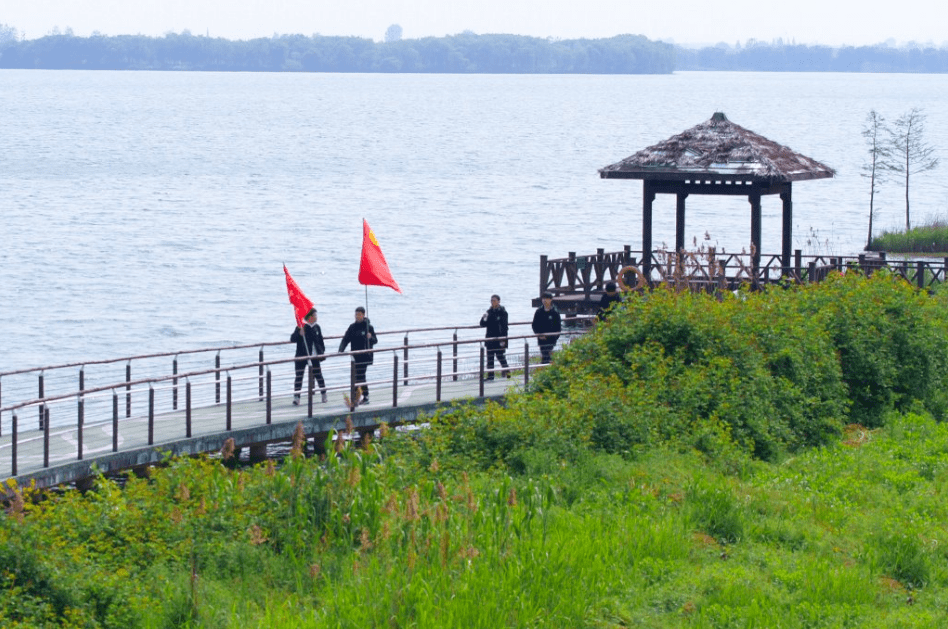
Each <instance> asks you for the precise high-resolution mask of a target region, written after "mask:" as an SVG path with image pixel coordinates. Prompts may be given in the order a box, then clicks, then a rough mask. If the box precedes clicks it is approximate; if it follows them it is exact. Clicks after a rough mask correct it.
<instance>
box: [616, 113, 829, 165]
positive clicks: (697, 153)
mask: <svg viewBox="0 0 948 629" xmlns="http://www.w3.org/2000/svg"><path fill="white" fill-rule="evenodd" d="M835 174H836V173H835V171H834V170H833V169H832V168H830V167H829V166H826V165H825V164H821V163H820V162H818V161H816V160H813V159H810V158H809V157H806V156H805V155H800V154H799V153H795V152H793V151H792V150H790V149H789V148H787V147H785V146H781V145H780V144H777V143H776V142H772V141H771V140H768V139H767V138H765V137H763V136H761V135H757V134H756V133H754V132H753V131H748V130H747V129H745V128H744V127H741V126H740V125H736V124H734V123H733V122H731V121H730V120H728V119H727V117H726V116H725V115H724V114H723V113H720V112H718V113H716V114H714V116H712V117H711V119H710V120H708V121H707V122H702V123H701V124H699V125H697V126H695V127H692V128H690V129H688V130H687V131H684V132H682V133H679V134H678V135H674V136H672V137H670V138H668V139H667V140H665V141H664V142H659V143H658V144H655V145H653V146H650V147H648V148H646V149H642V150H641V151H639V152H638V153H636V154H634V155H631V156H629V157H626V158H625V159H624V160H622V161H621V162H616V163H615V164H612V165H610V166H606V167H605V168H601V169H599V176H600V177H602V178H603V179H664V180H685V179H691V178H694V177H702V176H713V177H718V178H721V177H725V178H728V179H751V180H754V181H767V182H783V181H801V180H805V179H824V178H826V177H832V176H833V175H835Z"/></svg>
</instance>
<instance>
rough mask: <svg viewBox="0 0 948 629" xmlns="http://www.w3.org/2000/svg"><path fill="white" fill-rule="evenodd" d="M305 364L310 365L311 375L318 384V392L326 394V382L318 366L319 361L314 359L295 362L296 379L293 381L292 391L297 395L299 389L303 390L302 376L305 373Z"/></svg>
mask: <svg viewBox="0 0 948 629" xmlns="http://www.w3.org/2000/svg"><path fill="white" fill-rule="evenodd" d="M306 363H309V364H310V368H309V369H310V371H312V372H313V375H314V376H315V377H316V382H318V383H319V392H320V393H325V392H326V381H325V380H324V379H323V369H322V367H320V366H319V361H318V360H316V359H315V358H312V359H310V360H298V361H296V379H295V380H294V381H293V390H294V391H295V392H296V393H297V395H298V394H299V392H300V389H301V388H303V374H304V373H305V372H306Z"/></svg>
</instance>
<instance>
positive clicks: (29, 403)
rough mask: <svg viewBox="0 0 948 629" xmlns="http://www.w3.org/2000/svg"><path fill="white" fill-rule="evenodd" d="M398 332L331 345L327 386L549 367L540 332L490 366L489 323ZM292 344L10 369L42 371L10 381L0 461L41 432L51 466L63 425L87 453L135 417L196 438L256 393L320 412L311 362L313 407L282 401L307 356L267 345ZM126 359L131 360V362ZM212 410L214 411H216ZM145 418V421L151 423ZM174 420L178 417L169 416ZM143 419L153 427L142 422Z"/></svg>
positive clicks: (349, 398)
mask: <svg viewBox="0 0 948 629" xmlns="http://www.w3.org/2000/svg"><path fill="white" fill-rule="evenodd" d="M526 325H529V324H528V323H527V322H519V323H512V324H510V327H512V328H516V327H521V326H526ZM473 330H477V331H478V332H479V334H480V336H478V337H476V338H459V331H461V332H462V335H463V333H464V332H465V331H473ZM420 333H426V334H431V333H434V334H435V335H436V336H440V338H437V339H435V340H429V341H427V342H419V343H410V342H409V334H416V335H418V334H420ZM446 333H450V337H449V338H444V336H445V334H446ZM582 333H583V329H582V328H575V329H564V330H563V332H562V333H561V343H563V344H565V343H568V342H569V341H570V340H571V338H572V337H574V336H575V335H578V334H582ZM394 334H400V335H403V342H402V344H401V345H394V346H390V347H383V348H378V347H377V348H375V349H372V350H363V351H361V352H342V353H327V354H325V355H323V356H321V358H323V359H324V361H323V362H320V363H319V364H320V366H321V371H322V375H323V377H324V379H325V382H326V390H327V393H329V394H332V395H334V397H335V398H336V399H340V398H343V397H344V396H345V397H346V403H347V405H348V408H349V410H350V411H351V410H355V408H356V406H357V405H358V401H357V396H356V391H357V389H358V388H359V387H360V386H368V387H370V388H377V387H384V388H385V389H388V388H389V387H390V388H391V394H392V395H391V400H390V403H388V402H386V406H390V407H397V406H398V405H399V390H400V387H402V388H404V387H408V386H414V385H425V384H427V385H433V386H434V389H435V395H434V397H435V400H436V401H438V402H440V401H442V387H443V385H444V384H445V383H450V382H459V381H465V380H467V381H471V383H472V384H473V381H474V380H475V379H476V381H477V382H478V383H479V385H478V386H477V390H476V391H474V392H473V395H474V396H477V397H484V395H485V385H484V382H485V380H486V379H487V377H488V376H490V375H493V374H495V373H500V372H502V371H506V370H508V369H509V370H510V371H511V372H513V373H516V374H517V375H518V377H522V379H523V383H524V385H525V386H526V385H527V384H528V383H529V380H530V377H531V374H532V373H533V372H535V370H536V369H538V368H541V367H542V365H540V364H536V363H535V362H533V361H532V360H531V359H532V358H533V357H534V356H538V353H536V354H534V355H531V351H530V343H531V339H532V342H534V343H535V342H536V335H534V334H532V333H531V334H519V335H518V334H511V335H510V336H509V337H507V340H508V345H509V346H510V345H513V344H519V343H520V342H523V351H522V353H520V351H519V349H517V350H516V351H514V348H513V347H508V350H507V360H508V366H507V367H506V368H502V367H501V366H500V365H499V364H498V365H497V366H496V367H495V368H494V369H493V370H488V369H487V368H486V360H485V359H486V350H485V346H484V343H485V341H486V340H487V339H485V338H484V337H483V328H481V327H479V326H464V327H460V326H459V327H449V328H424V329H414V330H398V331H392V332H388V333H381V332H380V333H379V336H391V335H394ZM471 336H473V332H472V333H471ZM333 338H335V339H338V338H339V337H327V341H329V340H331V339H333ZM490 340H497V339H490ZM286 345H291V344H289V343H263V344H254V345H244V346H236V347H235V346H230V347H220V348H210V349H205V350H193V351H189V352H177V353H173V354H172V353H164V354H155V355H148V356H135V357H124V358H120V359H115V360H108V361H97V362H96V363H92V362H90V363H83V364H80V365H76V364H68V365H57V366H52V367H45V368H39V369H32V370H21V371H18V372H8V373H4V374H0V379H7V380H9V379H10V378H12V377H14V376H23V375H24V374H26V375H27V376H32V377H33V378H37V379H38V383H37V389H36V391H37V395H35V396H31V395H28V396H26V397H24V398H22V399H20V400H16V401H13V400H10V394H9V392H8V390H6V389H5V390H4V394H5V395H6V401H5V402H4V405H3V406H2V407H0V418H2V419H3V423H4V426H5V428H4V433H3V435H0V452H3V451H8V455H6V456H0V461H2V460H3V459H6V462H9V467H8V468H7V469H8V470H9V472H10V475H11V476H14V477H15V476H17V474H18V471H19V470H20V465H19V460H18V456H19V450H20V449H21V448H22V445H23V444H24V443H25V441H24V440H25V439H30V440H36V439H37V438H38V437H39V436H41V438H42V441H43V447H42V467H43V468H49V467H50V449H51V448H50V437H51V431H54V430H55V431H57V432H58V433H62V434H64V433H65V432H67V431H68V434H69V439H74V440H75V451H74V455H73V456H72V457H71V460H83V459H84V458H88V457H90V456H95V455H96V454H97V453H99V452H102V453H106V452H111V453H115V452H119V451H120V450H121V445H122V441H123V431H127V430H132V428H127V429H126V428H123V426H125V425H126V424H128V425H129V426H131V425H132V424H135V426H136V428H134V430H146V431H147V438H146V443H147V444H148V445H153V444H155V443H156V442H166V441H169V440H175V439H182V438H191V437H192V435H193V434H194V430H193V428H194V418H195V414H196V412H198V411H202V413H203V411H204V410H206V409H218V410H217V414H215V415H213V422H218V421H219V422H220V423H219V426H218V427H217V428H216V432H227V431H231V430H232V429H233V419H234V417H233V413H234V409H235V408H236V407H237V406H238V405H240V404H242V403H247V402H254V403H257V404H260V403H262V409H260V410H259V411H258V413H259V423H261V424H270V423H272V422H274V421H281V420H289V419H291V418H292V417H299V415H300V414H301V413H302V410H303V409H304V408H305V412H306V415H307V416H308V417H312V416H313V414H314V410H315V406H316V404H318V403H317V402H316V394H317V393H318V392H319V390H318V389H317V385H316V382H315V378H314V374H313V372H312V370H311V369H307V371H308V375H309V378H308V382H307V383H306V384H304V386H303V389H302V390H301V391H300V393H301V394H302V395H303V396H305V406H302V405H301V407H300V408H294V407H281V408H279V409H277V408H275V407H274V404H273V401H274V400H275V399H281V398H289V397H290V396H293V395H294V393H295V391H294V386H293V380H294V378H295V364H296V362H297V361H298V360H300V359H299V358H297V357H295V356H286V354H289V351H287V352H286V353H285V357H281V358H277V359H270V360H267V359H265V356H264V347H269V346H279V347H281V348H284V346H286ZM248 349H252V350H257V356H255V357H253V358H255V359H252V360H246V361H228V363H227V364H222V360H221V355H222V353H225V354H226V353H229V352H232V351H233V352H234V354H233V355H232V356H231V358H233V357H236V356H242V355H245V353H246V350H248ZM284 349H286V348H284ZM241 350H242V351H241ZM185 354H189V355H197V354H203V355H204V358H205V360H206V359H207V358H209V356H207V354H210V355H211V356H212V357H213V366H208V365H206V364H205V365H203V366H201V365H199V366H197V367H194V368H190V369H186V370H182V369H180V364H179V362H178V361H179V358H180V357H181V356H183V355H185ZM359 354H372V355H373V357H374V365H373V366H372V367H370V369H369V372H368V373H367V375H366V380H365V382H358V381H356V370H355V361H354V357H355V356H357V355H359ZM168 356H173V357H174V361H173V363H172V367H171V369H170V372H169V371H168V370H167V369H166V370H165V373H153V374H148V375H143V376H142V377H138V378H135V379H133V378H132V365H133V364H135V365H136V366H141V365H143V364H147V366H148V367H149V368H154V367H155V366H154V365H152V364H151V363H150V362H148V361H153V360H154V359H156V358H162V357H168ZM304 360H305V359H304ZM389 360H390V361H389ZM386 363H388V364H387V365H386ZM93 364H95V365H111V366H112V367H116V366H117V367H119V369H118V370H117V371H116V370H115V369H113V370H112V374H113V375H114V376H115V377H114V378H113V379H112V380H108V379H107V378H106V377H105V376H104V375H103V374H97V377H96V378H95V379H90V378H88V377H87V376H86V373H85V369H86V368H87V367H89V366H90V365H93ZM165 364H167V363H165ZM76 366H79V367H80V369H79V373H78V378H74V377H73V378H65V377H60V378H59V379H58V380H57V382H56V384H57V385H58V386H57V389H59V390H57V391H52V390H50V388H49V383H48V381H46V380H45V378H47V374H49V373H51V372H52V373H57V374H58V373H59V372H60V371H62V370H67V369H70V368H74V367H76ZM122 367H124V369H121V368H122ZM386 367H388V368H386ZM142 370H143V371H144V369H142ZM73 373H75V372H73ZM2 381H3V380H0V382H2ZM69 382H72V383H73V387H71V388H68V390H63V386H62V385H64V384H68V383H69ZM464 395H465V396H471V395H472V391H471V389H470V388H468V389H465V393H464ZM379 401H380V400H379V399H378V396H375V404H374V405H373V408H377V407H378V403H379ZM301 402H302V400H301ZM343 412H344V411H343ZM203 414H204V415H207V413H203ZM134 420H139V421H137V422H135V421H134ZM141 420H144V424H143V422H142V421H141ZM205 421H206V418H205ZM169 422H170V423H172V424H173V425H169ZM159 423H160V424H161V426H160V434H157V433H156V430H158V428H159V426H158V424H159ZM142 424H143V426H144V427H141V425H142ZM90 430H94V431H100V432H104V433H107V434H109V435H110V436H111V440H110V443H108V444H106V445H104V446H101V447H99V448H98V449H97V450H95V451H91V450H90V448H89V447H87V445H86V443H85V442H86V441H87V440H86V437H87V436H88V435H89V434H90V433H89V431H90ZM205 430H206V427H205ZM100 432H97V433H96V436H97V437H101V434H100ZM142 436H144V435H142ZM100 441H101V439H100ZM5 467H7V465H6V464H2V467H0V470H2V469H3V468H5ZM2 477H4V474H3V473H2V472H0V478H2Z"/></svg>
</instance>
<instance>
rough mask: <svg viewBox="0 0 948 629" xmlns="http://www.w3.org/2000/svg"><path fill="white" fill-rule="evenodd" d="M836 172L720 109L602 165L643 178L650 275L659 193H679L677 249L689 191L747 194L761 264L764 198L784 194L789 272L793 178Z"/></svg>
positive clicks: (611, 173) (615, 173) (606, 174)
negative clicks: (664, 138) (619, 159)
mask: <svg viewBox="0 0 948 629" xmlns="http://www.w3.org/2000/svg"><path fill="white" fill-rule="evenodd" d="M834 175H835V171H833V169H832V168H830V167H828V166H826V165H824V164H821V163H820V162H818V161H816V160H814V159H810V158H809V157H806V156H805V155H800V154H799V153H795V152H793V151H792V150H790V149H789V148H787V147H785V146H781V145H780V144H777V143H776V142H773V141H771V140H768V139H767V138H765V137H763V136H761V135H758V134H756V133H754V132H753V131H748V130H747V129H745V128H744V127H741V126H740V125H736V124H734V123H733V122H731V121H730V120H728V119H727V116H725V115H724V114H723V113H720V112H718V113H715V114H714V115H713V116H712V117H711V119H710V120H708V121H706V122H703V123H701V124H699V125H697V126H695V127H692V128H691V129H688V130H687V131H684V132H682V133H679V134H678V135H674V136H672V137H670V138H668V139H667V140H665V141H664V142H659V143H658V144H655V145H653V146H650V147H648V148H645V149H642V150H641V151H639V152H638V153H635V154H634V155H631V156H629V157H627V158H625V159H624V160H622V161H620V162H616V163H615V164H611V165H609V166H606V167H605V168H601V169H600V170H599V176H600V177H602V178H603V179H641V180H642V185H643V194H642V252H643V260H642V265H643V269H642V270H643V271H644V272H645V275H646V277H648V275H649V272H650V270H651V254H652V202H653V201H654V200H655V195H656V194H674V195H676V196H677V197H678V205H677V216H676V224H675V226H676V229H675V251H681V250H682V249H683V248H684V246H685V199H686V198H687V197H688V195H689V194H716V195H741V196H747V197H748V200H749V201H750V204H751V243H752V244H753V245H754V267H755V269H756V268H757V267H758V266H759V263H760V243H761V238H760V198H761V196H762V195H767V194H779V195H780V198H781V200H782V201H783V251H782V266H783V269H784V273H785V274H786V273H787V271H788V270H789V267H790V243H791V236H792V216H793V211H792V207H793V205H792V194H791V192H792V185H793V182H794V181H803V180H807V179H824V178H827V177H832V176H834Z"/></svg>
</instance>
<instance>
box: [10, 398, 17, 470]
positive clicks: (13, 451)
mask: <svg viewBox="0 0 948 629" xmlns="http://www.w3.org/2000/svg"><path fill="white" fill-rule="evenodd" d="M16 424H17V421H16V411H13V425H12V426H10V429H11V430H12V431H13V432H12V434H13V441H11V442H10V454H11V456H12V457H13V461H12V465H11V468H12V469H11V472H10V475H11V476H16V439H17V426H16Z"/></svg>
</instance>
